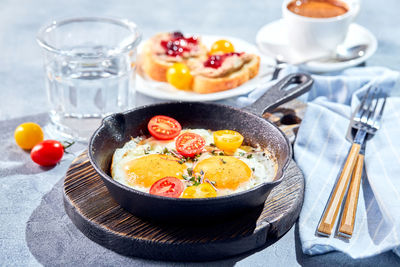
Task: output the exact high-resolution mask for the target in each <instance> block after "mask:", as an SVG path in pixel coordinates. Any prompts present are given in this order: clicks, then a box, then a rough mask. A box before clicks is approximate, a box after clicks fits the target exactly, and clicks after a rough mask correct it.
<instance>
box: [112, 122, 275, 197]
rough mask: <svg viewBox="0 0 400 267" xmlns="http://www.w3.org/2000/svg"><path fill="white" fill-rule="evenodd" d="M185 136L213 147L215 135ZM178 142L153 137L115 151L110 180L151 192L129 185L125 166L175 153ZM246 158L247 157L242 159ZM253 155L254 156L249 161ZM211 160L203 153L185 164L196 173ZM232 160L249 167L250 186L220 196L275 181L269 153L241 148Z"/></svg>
mask: <svg viewBox="0 0 400 267" xmlns="http://www.w3.org/2000/svg"><path fill="white" fill-rule="evenodd" d="M185 132H190V133H196V134H198V135H200V136H202V137H203V138H204V140H205V143H206V144H205V145H206V146H210V145H211V144H213V143H214V137H213V132H212V131H210V130H205V129H184V130H182V131H181V134H182V133H185ZM175 140H176V138H175V139H173V140H157V139H155V138H152V137H151V138H147V139H145V138H144V137H136V138H134V139H132V140H131V141H129V142H127V143H126V144H125V145H124V146H123V147H122V148H119V149H116V150H115V152H114V155H113V159H112V165H111V176H112V177H113V179H114V180H115V181H118V182H119V183H121V184H124V185H126V186H128V187H132V188H134V189H137V190H140V191H143V192H149V188H145V187H140V186H132V185H130V184H128V182H127V179H126V178H127V177H126V176H127V175H126V172H125V171H124V165H125V164H126V163H127V162H129V161H132V160H134V159H137V158H140V157H143V156H146V155H150V154H163V152H164V150H165V148H166V149H168V150H169V151H171V150H173V149H175ZM243 154H244V155H245V156H243ZM250 154H251V156H249V157H247V156H248V155H250ZM212 156H213V155H212V154H211V153H202V154H201V156H200V157H198V159H197V162H191V161H187V162H185V164H186V166H187V168H192V169H193V168H194V167H195V165H196V164H197V163H198V162H201V161H202V160H204V159H207V158H209V157H212ZM233 156H234V157H236V158H238V159H240V160H241V161H243V162H244V163H245V164H247V165H248V166H249V168H250V169H251V170H252V174H251V178H250V180H249V181H248V182H245V183H243V184H241V185H239V187H238V188H237V189H236V190H229V189H224V190H222V189H218V191H217V194H218V195H227V194H232V193H236V192H240V191H244V190H248V189H250V188H253V187H254V186H256V185H258V184H261V183H264V182H269V181H272V179H273V178H274V177H275V174H276V169H277V165H276V161H275V160H274V158H273V157H272V156H271V155H270V154H269V153H268V152H267V151H265V150H262V149H261V148H252V151H251V153H249V152H248V151H245V150H244V149H241V148H238V149H237V150H236V151H235V154H234V155H233ZM185 174H187V173H185ZM217 188H218V186H217Z"/></svg>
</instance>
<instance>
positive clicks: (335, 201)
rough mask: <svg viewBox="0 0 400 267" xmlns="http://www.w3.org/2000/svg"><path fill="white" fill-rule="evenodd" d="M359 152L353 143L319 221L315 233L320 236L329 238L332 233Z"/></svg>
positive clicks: (358, 148) (358, 146) (357, 146)
mask: <svg viewBox="0 0 400 267" xmlns="http://www.w3.org/2000/svg"><path fill="white" fill-rule="evenodd" d="M359 152H360V145H359V144H354V143H353V145H352V146H351V149H350V152H349V154H348V155H347V159H346V163H345V164H344V167H343V170H342V173H341V174H340V177H339V179H338V180H337V182H336V184H335V187H334V189H333V191H332V193H331V196H330V197H329V201H328V204H327V206H326V207H325V210H324V213H323V214H322V217H321V221H320V222H319V225H318V228H317V233H318V234H320V235H323V236H330V235H331V233H332V228H333V226H334V224H335V221H336V218H337V215H338V212H339V209H340V206H341V204H342V201H343V197H344V194H345V192H346V189H347V186H348V184H349V181H350V177H351V174H352V172H353V168H354V165H355V163H356V160H357V156H358V153H359Z"/></svg>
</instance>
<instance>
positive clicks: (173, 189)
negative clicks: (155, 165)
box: [150, 177, 184, 197]
mask: <svg viewBox="0 0 400 267" xmlns="http://www.w3.org/2000/svg"><path fill="white" fill-rule="evenodd" d="M183 189H184V185H183V183H182V181H181V180H180V179H178V178H175V177H164V178H161V179H160V180H157V181H156V182H155V183H154V184H153V185H152V186H151V187H150V194H152V195H157V196H163V197H179V196H180V195H181V194H182V192H183Z"/></svg>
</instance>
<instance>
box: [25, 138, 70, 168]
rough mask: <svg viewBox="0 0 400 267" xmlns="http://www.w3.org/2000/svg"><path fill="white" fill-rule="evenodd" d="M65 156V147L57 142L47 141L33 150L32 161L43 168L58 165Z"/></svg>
mask: <svg viewBox="0 0 400 267" xmlns="http://www.w3.org/2000/svg"><path fill="white" fill-rule="evenodd" d="M63 155H64V146H63V145H62V144H61V143H60V142H58V141H55V140H45V141H43V142H41V143H39V144H37V145H36V146H34V147H33V148H32V150H31V159H32V160H33V161H34V162H36V163H37V164H39V165H41V166H53V165H56V164H57V163H58V162H59V161H60V160H61V158H62V156H63Z"/></svg>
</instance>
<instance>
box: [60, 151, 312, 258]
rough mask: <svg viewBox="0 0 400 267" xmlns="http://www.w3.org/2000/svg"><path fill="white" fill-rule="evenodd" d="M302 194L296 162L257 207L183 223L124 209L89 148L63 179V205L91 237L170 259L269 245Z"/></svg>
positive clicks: (293, 215) (288, 222)
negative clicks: (232, 215)
mask: <svg viewBox="0 0 400 267" xmlns="http://www.w3.org/2000/svg"><path fill="white" fill-rule="evenodd" d="M303 194H304V178H303V175H302V173H301V171H300V170H299V168H298V167H297V165H296V163H295V162H294V161H292V162H291V164H290V166H289V168H288V170H287V171H286V173H285V177H284V180H283V181H282V183H281V184H280V185H279V186H277V187H276V188H274V190H273V191H272V192H271V194H270V195H269V197H268V199H267V201H266V202H265V204H264V207H261V208H260V209H259V210H254V211H251V212H249V213H247V214H242V215H241V216H238V218H234V219H232V218H230V219H229V220H227V221H222V222H219V223H215V224H213V225H192V226H182V225H166V224H161V223H155V222H148V221H144V220H142V219H139V218H137V217H135V216H134V215H132V214H130V213H128V212H127V211H125V210H124V209H122V208H121V207H120V206H119V205H118V204H117V203H116V202H115V201H114V200H113V198H112V197H111V196H110V194H109V193H108V191H107V188H106V186H105V185H104V184H103V182H102V180H101V178H100V176H99V175H97V173H96V172H95V170H94V169H93V167H92V165H91V164H90V162H89V159H88V156H87V154H86V152H84V153H82V154H81V155H80V156H79V157H77V158H76V159H75V160H74V161H73V162H72V164H71V166H70V167H69V170H68V172H67V174H66V177H65V180H64V206H65V210H66V212H67V214H68V216H69V217H70V218H71V220H72V222H73V223H74V224H75V225H76V226H77V227H78V229H79V230H81V231H82V232H83V233H84V234H85V235H86V236H87V237H88V238H90V239H91V240H93V241H95V242H96V243H98V244H100V245H102V246H104V247H106V248H108V249H111V250H113V251H115V252H118V253H120V254H123V255H129V256H136V257H142V258H149V259H155V260H168V261H206V260H216V259H221V258H225V257H230V256H234V255H238V254H241V253H244V252H247V251H250V250H253V249H256V248H259V247H262V246H265V245H268V244H270V243H272V242H274V241H276V240H277V239H278V238H279V237H281V236H282V235H283V234H284V233H286V232H287V231H288V230H289V229H290V228H291V227H292V225H293V224H294V223H295V221H296V219H297V217H298V216H299V213H300V210H301V206H302V203H303ZM149 208H151V207H149Z"/></svg>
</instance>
